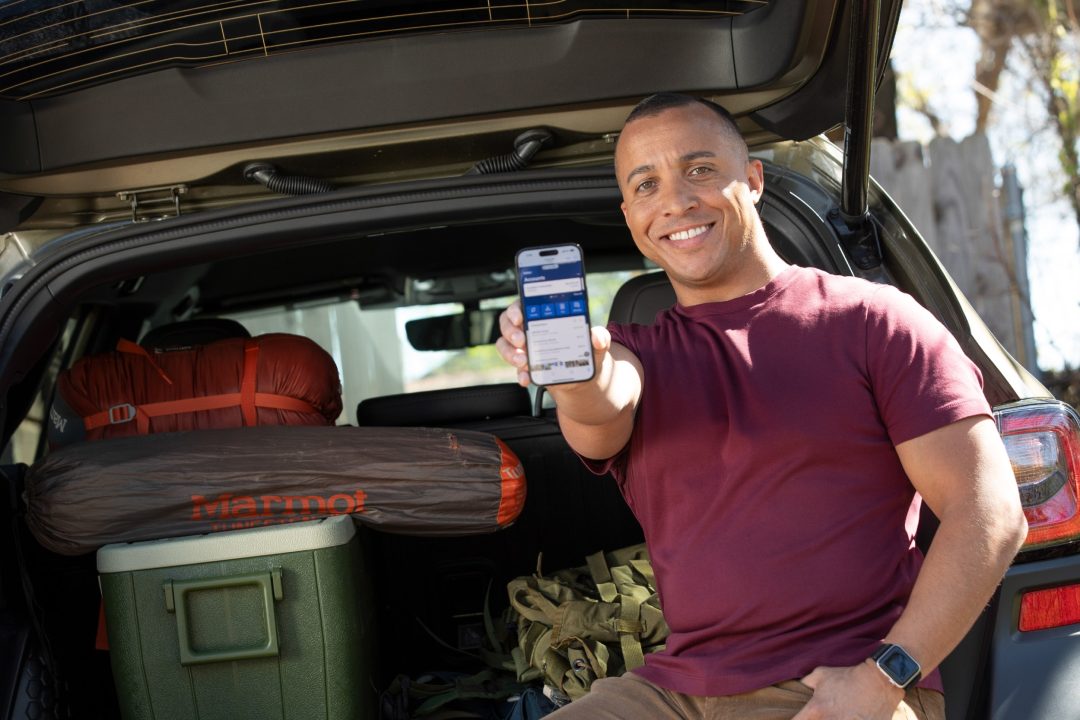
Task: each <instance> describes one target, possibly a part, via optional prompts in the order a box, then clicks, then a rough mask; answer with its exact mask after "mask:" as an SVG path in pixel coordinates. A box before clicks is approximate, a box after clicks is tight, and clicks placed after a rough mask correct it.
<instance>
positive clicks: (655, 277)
mask: <svg viewBox="0 0 1080 720" xmlns="http://www.w3.org/2000/svg"><path fill="white" fill-rule="evenodd" d="M674 304H675V289H674V288H672V287H671V281H670V280H668V276H667V273H665V272H664V271H663V270H661V271H659V272H653V273H648V274H645V275H638V276H637V277H633V278H630V279H629V280H627V281H626V282H625V283H623V285H622V287H620V288H619V290H618V292H616V293H615V297H614V298H613V299H612V301H611V312H610V313H609V314H608V320H610V321H611V322H617V323H637V324H638V325H652V324H653V321H654V320H656V313H658V312H660V311H661V310H667V309H668V308H669V307H671V306H672V305H674Z"/></svg>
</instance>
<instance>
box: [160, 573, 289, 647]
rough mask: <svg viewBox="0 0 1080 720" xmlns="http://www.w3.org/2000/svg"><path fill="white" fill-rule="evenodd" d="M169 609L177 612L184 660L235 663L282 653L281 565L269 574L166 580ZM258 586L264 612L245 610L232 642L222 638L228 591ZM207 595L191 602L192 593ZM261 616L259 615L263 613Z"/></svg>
mask: <svg viewBox="0 0 1080 720" xmlns="http://www.w3.org/2000/svg"><path fill="white" fill-rule="evenodd" d="M162 589H163V590H164V592H165V609H166V610H167V611H168V612H170V613H173V614H174V615H175V616H176V636H177V639H178V640H179V641H180V664H181V665H199V664H203V663H212V662H231V661H234V660H248V659H251V658H263V657H272V656H275V655H277V654H278V629H277V618H276V616H275V613H274V603H275V601H280V600H283V599H284V598H285V593H284V590H283V587H282V583H281V569H280V568H274V569H272V570H271V571H270V572H268V573H251V574H245V575H226V576H224V577H213V578H201V579H196V580H167V581H165V583H164V584H163V588H162ZM252 589H254V591H255V593H256V596H257V597H258V600H257V601H256V602H257V604H258V605H259V606H261V610H262V612H261V613H243V615H242V617H240V618H235V617H234V619H236V620H237V621H238V622H245V623H249V624H248V625H245V627H244V629H243V631H242V632H238V633H237V637H241V638H244V639H242V640H237V641H236V642H235V643H234V644H231V643H230V642H229V641H227V640H225V639H223V634H222V632H221V618H222V617H223V616H224V614H225V613H224V612H223V611H222V610H221V608H219V607H218V604H219V603H220V600H221V599H222V598H224V597H225V595H224V593H225V592H228V591H232V592H234V593H243V592H250V591H251V590H252ZM197 593H203V597H202V598H200V599H196V600H195V602H192V596H195V595H196V594H197ZM260 615H261V617H259V616H260Z"/></svg>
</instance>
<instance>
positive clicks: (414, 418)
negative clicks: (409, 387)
mask: <svg viewBox="0 0 1080 720" xmlns="http://www.w3.org/2000/svg"><path fill="white" fill-rule="evenodd" d="M531 414H532V401H531V400H530V399H529V391H528V390H526V389H525V388H523V387H521V386H520V385H516V384H514V383H500V384H497V385H473V386H471V387H464V388H448V389H446V390H428V391H425V392H417V393H408V394H405V395H383V396H381V397H373V398H368V399H367V400H361V401H360V404H359V405H357V406H356V424H357V425H392V426H404V425H408V426H417V427H424V426H426V427H442V426H446V425H455V424H458V423H462V422H476V421H480V420H492V419H495V418H505V417H516V416H519V415H526V416H527V415H531Z"/></svg>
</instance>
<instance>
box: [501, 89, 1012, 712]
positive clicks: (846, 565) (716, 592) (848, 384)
mask: <svg viewBox="0 0 1080 720" xmlns="http://www.w3.org/2000/svg"><path fill="white" fill-rule="evenodd" d="M615 171H616V173H617V176H618V182H619V187H620V189H621V191H622V196H623V203H622V210H623V214H624V216H625V218H626V223H627V226H628V227H629V229H630V232H631V234H632V235H633V238H634V241H635V243H636V244H637V246H638V248H639V250H640V251H641V252H642V253H643V254H644V255H645V256H646V257H648V258H650V259H651V260H653V261H655V262H656V263H657V264H658V265H660V266H661V267H662V268H664V270H665V271H666V272H667V275H668V277H669V279H670V280H671V284H672V286H673V287H674V289H675V294H676V297H677V300H678V303H677V305H676V307H675V308H673V309H671V310H668V311H665V312H664V313H661V314H660V315H659V316H658V317H657V321H656V323H655V324H654V325H652V326H648V327H646V326H640V325H628V326H612V327H611V328H610V333H609V331H608V330H605V329H603V328H593V345H594V348H595V351H596V359H597V372H596V375H595V377H594V378H593V380H591V381H589V382H584V383H576V384H568V385H558V386H552V387H549V388H548V390H549V392H550V393H551V394H552V396H553V397H554V398H555V400H556V403H557V406H558V414H559V422H560V426H561V428H562V432H563V434H564V435H565V437H566V440H567V442H568V443H569V444H570V446H571V447H572V448H573V449H574V450H575V451H576V452H577V453H578V454H579V455H581V456H582V457H583V458H585V459H587V460H586V462H587V463H588V464H589V465H590V467H592V468H593V469H594V470H596V471H597V472H606V471H608V470H609V469H610V470H611V471H612V472H613V473H614V474H615V476H616V479H617V480H618V482H619V485H620V489H621V490H622V492H623V495H624V497H626V499H627V502H628V503H629V504H630V507H631V508H632V509H633V511H634V513H635V515H636V516H637V518H638V520H639V521H640V522H641V524H642V527H643V529H644V531H645V538H646V542H647V543H648V546H649V550H650V555H651V557H652V561H653V566H654V569H655V571H656V578H657V584H658V587H659V590H660V599H661V604H662V605H663V608H664V613H665V617H666V619H667V621H668V624H669V626H670V628H671V632H672V634H671V637H670V638H669V641H668V644H667V647H666V649H665V650H664V651H663V652H661V653H656V654H654V655H650V656H648V658H647V662H646V665H645V666H644V667H643V668H640V669H639V670H638V671H636V672H635V673H632V674H628V675H626V676H623V677H621V678H615V679H609V680H601V681H598V682H597V683H595V684H594V685H593V689H592V691H591V692H590V694H589V695H588V696H586V697H585V698H583V699H581V700H579V701H576V702H574V703H571V704H570V705H568V706H567V707H566V708H564V709H562V710H560V711H559V712H560V713H564V714H565V716H566V717H567V718H570V717H574V716H575V713H576V716H577V717H581V718H650V719H651V718H658V717H687V718H691V717H708V718H714V717H715V718H761V719H763V720H764V719H765V718H770V719H771V718H777V719H779V718H792V717H795V718H797V720H819V719H824V718H910V717H918V718H942V717H944V701H943V698H942V696H941V693H940V690H941V684H940V677H939V675H938V674H937V672H936V671H935V670H934V668H936V667H937V665H938V664H939V663H940V662H941V661H942V660H943V659H944V657H945V656H946V655H947V654H948V652H949V651H950V650H952V648H953V647H955V645H956V644H957V643H958V642H959V641H960V640H961V639H962V637H963V636H964V634H965V632H966V631H967V629H968V628H969V627H970V626H971V624H972V622H973V621H974V619H975V618H976V617H977V616H978V614H979V612H980V611H981V609H982V608H983V606H984V605H985V603H986V602H987V600H988V599H989V597H990V596H991V594H992V593H993V591H994V588H995V587H996V585H997V583H998V582H999V581H1000V579H1001V577H1002V574H1003V573H1004V570H1005V568H1006V567H1007V566H1008V563H1009V561H1010V560H1011V558H1012V557H1013V555H1014V554H1015V553H1016V551H1017V550H1018V548H1019V546H1020V544H1021V543H1022V542H1023V538H1024V536H1025V533H1026V526H1025V522H1024V517H1023V513H1022V510H1021V507H1020V503H1019V497H1018V493H1017V490H1016V482H1015V479H1014V477H1013V475H1012V471H1011V467H1010V464H1009V460H1008V457H1007V456H1006V454H1005V450H1004V447H1003V445H1002V443H1001V440H1000V438H999V437H998V434H997V432H996V428H995V425H994V422H993V420H992V418H991V416H990V414H989V413H990V409H989V407H988V406H987V404H986V401H985V399H984V397H983V395H982V391H981V378H980V377H979V375H978V370H977V369H976V368H975V367H974V365H972V364H971V362H970V361H969V360H968V359H967V358H966V357H964V355H963V353H962V352H961V351H960V349H959V346H958V345H957V344H956V342H955V340H954V339H953V338H952V337H951V335H949V333H948V331H947V330H946V329H945V328H944V327H942V326H941V325H940V324H939V323H937V321H936V320H934V319H933V318H932V316H931V315H930V314H929V313H928V312H926V311H925V310H924V309H922V308H921V307H919V306H918V305H917V304H916V303H915V302H914V301H913V300H912V299H911V298H910V297H908V296H906V295H904V294H902V293H900V292H899V291H897V290H895V289H894V288H891V287H888V286H883V285H874V284H872V283H868V282H864V281H862V280H859V279H855V278H847V277H839V276H832V275H828V274H826V273H822V272H819V271H817V270H812V269H806V268H797V267H793V266H789V265H788V264H787V263H786V262H785V261H784V260H783V259H782V258H780V257H779V256H778V255H777V254H776V253H775V252H774V251H773V249H772V247H771V245H770V244H769V242H768V239H767V238H766V236H765V231H764V228H763V226H762V224H761V220H760V218H759V216H758V214H757V211H756V209H755V203H756V202H757V200H758V199H759V198H760V197H761V194H762V190H763V171H762V165H761V163H760V162H759V161H757V160H752V159H750V158H749V156H748V153H747V148H746V145H745V143H744V142H743V140H742V138H741V136H740V134H739V132H738V129H737V127H736V125H735V124H734V121H733V120H732V119H731V117H730V115H728V114H727V112H726V111H725V110H723V108H720V107H719V106H716V105H714V104H712V103H707V102H703V101H701V100H698V99H695V98H690V97H686V96H680V95H658V96H653V97H652V98H649V99H647V100H645V101H643V102H642V103H641V104H640V105H639V106H638V107H637V108H636V109H635V110H634V112H633V113H631V115H630V117H629V118H628V119H627V122H626V125H625V127H624V128H623V132H622V134H621V136H620V139H619V143H618V146H617V148H616V153H615ZM501 328H502V334H503V336H502V338H501V339H500V340H499V342H498V348H499V351H500V353H501V354H502V356H503V357H504V359H506V360H507V361H508V362H510V363H512V364H513V365H514V366H515V367H516V368H517V369H518V378H519V381H520V382H521V383H523V384H525V383H527V382H528V373H527V371H526V361H525V352H524V347H525V336H524V333H523V331H522V319H521V309H520V306H518V305H517V304H515V305H513V306H512V307H511V308H509V309H508V310H507V311H506V312H505V313H504V314H503V316H502V318H501ZM613 336H614V337H613ZM916 491H918V495H916V494H915V492H916ZM919 496H921V497H922V498H923V499H925V501H926V503H927V504H928V505H929V507H930V508H931V509H932V510H933V511H934V513H935V514H936V515H937V516H938V518H939V519H940V521H941V524H940V527H939V529H938V531H937V534H936V535H935V538H934V541H933V543H932V546H931V548H930V550H929V551H928V553H927V556H926V558H925V562H923V561H922V557H921V554H920V553H919V551H918V550H917V549H915V545H914V540H913V537H914V531H915V528H916V525H917V522H918V509H919V504H920V500H919ZM879 650H880V651H881V652H880V653H879V652H878V651H879ZM875 655H878V658H877V659H875V658H874V657H873V656H875ZM879 659H880V660H881V663H880V664H879V662H878V660H879ZM916 662H917V663H918V665H919V666H921V677H920V675H919V674H917V673H916V672H915V669H916V668H915V665H914V663H916ZM905 685H906V687H903V686H905Z"/></svg>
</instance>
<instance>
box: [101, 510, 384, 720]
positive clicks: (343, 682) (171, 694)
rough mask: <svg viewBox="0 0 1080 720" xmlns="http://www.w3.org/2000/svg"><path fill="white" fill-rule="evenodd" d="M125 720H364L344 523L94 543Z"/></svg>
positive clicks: (361, 603) (369, 706)
mask: <svg viewBox="0 0 1080 720" xmlns="http://www.w3.org/2000/svg"><path fill="white" fill-rule="evenodd" d="M97 567H98V574H99V576H100V581H101V592H102V596H103V598H104V604H105V617H106V625H107V627H108V633H109V645H110V650H111V653H112V668H113V675H114V676H115V680H116V688H117V695H118V697H119V702H120V709H121V712H122V714H123V717H124V719H125V720H141V719H142V718H154V719H155V720H164V719H166V718H177V719H179V718H183V719H184V720H195V719H196V718H198V719H199V720H211V719H216V718H221V720H244V719H246V718H251V719H252V720H256V719H258V720H271V719H273V720H277V719H278V718H281V719H282V720H294V719H297V720H298V719H300V718H304V719H305V720H306V719H307V718H311V719H315V718H318V719H319V720H323V719H335V720H336V719H337V718H341V719H342V720H369V719H371V718H374V717H376V715H375V697H374V692H373V690H372V682H371V679H370V674H371V672H372V669H373V664H372V661H373V652H374V638H373V634H374V627H373V624H372V617H373V610H374V608H373V606H372V604H371V601H370V599H369V598H370V583H368V582H367V581H366V573H365V570H366V568H365V565H364V561H363V558H362V554H361V552H360V546H359V540H358V538H357V536H356V528H355V526H354V525H353V521H352V519H351V518H350V517H348V516H339V517H333V518H327V519H325V520H317V521H309V522H302V523H295V524H291V525H276V526H269V527H260V528H253V529H248V530H235V531H230V532H220V533H211V534H208V535H199V536H195V537H188V538H174V539H169V540H156V541H151V542H139V543H122V544H115V545H106V546H105V547H103V548H101V549H100V550H99V551H98V554H97Z"/></svg>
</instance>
